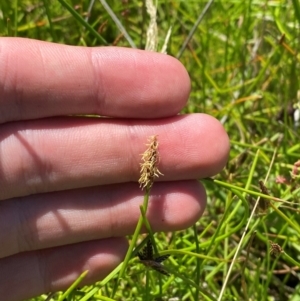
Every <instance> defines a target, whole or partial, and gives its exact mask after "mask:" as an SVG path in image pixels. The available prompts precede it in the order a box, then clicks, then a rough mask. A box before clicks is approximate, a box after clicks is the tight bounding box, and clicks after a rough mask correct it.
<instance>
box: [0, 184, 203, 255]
mask: <svg viewBox="0 0 300 301" xmlns="http://www.w3.org/2000/svg"><path fill="white" fill-rule="evenodd" d="M143 197H144V194H143V192H142V191H141V190H140V189H139V187H138V185H137V183H127V184H118V185H117V184H115V185H108V186H100V187H93V188H85V189H77V190H71V191H64V192H56V193H48V194H40V195H35V196H30V197H24V198H22V199H12V200H9V201H4V202H2V204H1V207H0V216H1V219H0V229H1V232H0V241H1V242H2V245H1V249H0V258H1V257H5V256H9V255H12V254H16V253H20V252H24V251H32V250H37V249H43V248H50V247H55V246H61V245H66V244H73V243H77V242H81V241H87V240H96V239H100V238H107V237H115V236H125V235H128V234H132V233H133V231H134V229H135V227H136V224H137V221H138V219H139V216H140V214H141V213H140V205H141V204H142V203H143ZM205 203H206V195H205V190H204V188H203V186H202V185H201V184H200V183H199V182H197V181H195V180H194V181H179V182H168V183H155V185H154V186H153V188H152V190H151V197H150V199H149V207H148V210H147V217H148V219H149V222H150V224H151V227H152V229H153V231H175V230H181V229H185V228H187V227H189V226H192V225H193V224H194V223H195V222H196V221H197V220H198V219H199V218H200V216H201V215H202V213H203V211H204V208H205Z"/></svg>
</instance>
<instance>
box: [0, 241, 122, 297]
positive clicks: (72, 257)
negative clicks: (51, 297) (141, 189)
mask: <svg viewBox="0 0 300 301" xmlns="http://www.w3.org/2000/svg"><path fill="white" fill-rule="evenodd" d="M126 249H127V242H126V240H125V239H123V238H111V239H104V240H100V241H92V242H86V243H80V244H75V245H70V246H66V247H58V248H51V249H47V250H42V251H36V252H26V253H21V254H17V255H14V256H10V257H6V258H3V259H0V270H1V273H0V295H1V296H5V300H6V301H20V300H24V299H27V298H31V297H34V296H37V295H40V294H42V293H46V292H53V291H54V292H55V291H58V290H64V289H66V288H68V287H69V286H70V285H71V284H72V282H74V281H75V280H76V279H77V278H78V277H79V276H80V275H81V274H82V273H83V272H84V271H86V270H88V271H89V272H88V274H87V275H86V277H85V278H84V280H83V282H82V283H80V285H86V284H91V283H93V282H95V281H98V280H100V279H102V278H104V277H105V276H106V275H107V274H108V273H109V272H110V271H112V270H113V269H114V268H115V267H116V266H117V265H118V264H119V263H120V262H121V261H122V259H123V257H124V255H125V253H126ZM13 288H17V289H13Z"/></svg>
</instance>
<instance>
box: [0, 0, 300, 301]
mask: <svg viewBox="0 0 300 301" xmlns="http://www.w3.org/2000/svg"><path fill="white" fill-rule="evenodd" d="M66 2H67V3H68V4H69V7H71V8H72V10H73V11H72V12H70V8H69V7H68V8H67V6H66V5H65V3H66ZM112 2H113V3H110V5H111V9H112V11H113V12H114V13H115V15H116V16H117V18H118V19H119V21H120V22H121V23H122V24H123V26H124V28H125V29H126V31H127V32H128V34H129V35H130V37H131V39H132V41H133V42H134V44H135V45H136V47H137V48H142V49H143V48H145V45H146V31H147V26H148V24H149V16H148V15H147V13H146V9H145V4H144V2H143V1H128V3H126V2H127V1H112ZM205 4H206V2H204V1H195V0H194V1H192V0H189V1H180V0H174V1H171V0H169V1H159V2H158V7H157V9H158V19H157V22H158V24H157V25H158V49H161V47H162V45H163V44H164V40H165V37H166V35H167V32H168V30H169V28H170V27H171V26H172V32H171V37H170V40H169V44H168V48H167V52H168V53H169V54H170V55H173V56H176V55H177V54H178V52H179V50H180V48H181V46H182V45H183V43H184V41H185V39H186V37H187V35H188V34H189V31H190V30H191V28H192V27H193V25H194V24H195V22H196V20H197V18H198V16H199V15H200V14H201V11H202V10H203V8H204V6H205ZM88 7H89V1H87V0H81V1H77V2H76V1H67V0H59V1H50V0H41V1H39V2H38V1H25V0H24V1H17V0H16V1H2V2H1V4H0V9H1V12H2V15H3V16H4V17H3V19H2V18H1V19H0V34H1V35H2V36H20V37H28V38H34V39H40V40H45V41H52V42H57V43H62V44H71V45H85V46H95V45H104V44H108V45H118V46H126V47H130V45H129V43H128V41H127V40H126V39H125V38H123V37H121V36H120V30H119V29H118V27H117V25H116V23H115V22H114V21H113V20H112V18H111V17H110V16H109V15H108V13H107V11H106V10H105V9H104V8H103V6H102V5H101V3H100V2H99V1H96V2H95V5H94V6H93V8H92V10H91V13H90V16H89V20H88V23H87V22H86V21H84V20H85V18H86V16H87V10H88ZM74 8H76V11H74ZM299 26H300V5H299V2H298V1H297V0H293V1H284V0H282V1H280V0H278V1H259V0H253V1H251V0H245V1H239V0H226V1H225V0H216V1H215V2H214V3H213V5H212V7H211V8H210V10H209V11H208V12H207V13H206V14H205V17H204V19H203V20H202V22H201V23H200V25H199V26H198V28H197V30H196V31H195V34H194V35H193V37H192V40H191V41H190V43H189V44H188V47H187V48H186V49H185V51H184V52H183V54H182V56H181V57H180V60H181V62H182V63H183V64H184V65H185V67H186V68H187V70H188V72H189V74H190V77H191V80H192V93H191V96H190V100H189V103H188V104H187V106H186V108H185V109H184V112H185V113H194V112H205V113H208V114H210V115H213V116H215V117H216V118H218V119H219V120H221V122H222V123H223V124H224V127H225V128H226V130H227V132H228V134H229V137H230V140H231V153H230V159H229V162H228V164H227V166H226V168H225V169H224V170H223V172H222V173H221V174H219V175H218V176H216V177H215V178H214V180H212V179H206V180H203V183H204V184H205V186H206V187H207V190H208V205H207V208H206V211H205V214H204V215H203V217H202V218H201V219H200V220H199V221H198V222H197V224H196V225H195V226H194V227H192V228H190V229H187V230H185V231H180V232H176V233H157V234H156V235H155V240H156V245H157V248H158V250H159V251H160V253H161V254H162V255H163V254H167V253H169V254H171V257H170V259H169V260H168V261H166V263H165V265H166V267H167V268H168V269H169V271H171V276H170V277H165V276H160V275H159V274H157V273H156V272H155V271H153V272H152V271H147V272H146V271H145V268H144V266H143V265H142V264H139V263H138V260H137V258H134V259H131V260H130V261H129V262H127V266H126V270H125V274H124V275H123V277H122V279H120V280H119V282H118V283H117V282H116V279H117V278H118V275H119V271H120V269H121V266H119V267H118V268H117V269H115V270H114V271H113V272H112V273H111V274H110V275H109V276H108V277H107V278H106V279H104V280H103V281H101V282H99V283H97V284H95V286H90V287H85V288H83V289H81V290H78V291H76V290H74V291H73V292H72V294H69V295H68V297H67V300H81V301H84V300H172V299H170V298H175V297H178V300H195V301H196V300H226V301H230V300H238V301H239V300H292V301H297V300H300V286H299V273H298V271H299V268H300V249H299V238H300V219H299V196H300V185H299V183H300V180H299V177H298V178H297V177H295V178H293V179H292V177H291V171H292V169H293V164H294V163H295V162H296V161H297V160H299V159H300V139H299V138H300V137H299V136H300V135H299V133H300V127H298V128H295V126H294V123H293V120H292V119H291V118H290V116H289V115H288V112H287V108H288V106H289V104H294V105H296V104H297V103H299V102H300V94H299V92H298V91H300V87H299V84H300V68H299V60H300V55H298V51H299ZM280 112H281V113H282V116H281V121H280V122H279V121H278V118H277V117H278V116H279V113H280ZM279 176H283V177H285V178H286V179H287V180H288V182H289V184H278V183H277V182H276V179H277V178H278V177H279ZM259 180H264V181H265V183H266V186H267V187H268V191H269V192H268V195H265V194H266V193H263V192H262V191H261V189H260V186H259ZM258 196H263V198H262V199H261V201H260V203H259V206H258V207H259V209H257V210H256V211H255V212H254V214H252V212H253V211H252V210H253V208H254V206H255V202H256V200H257V198H258ZM263 202H264V203H266V205H267V207H266V208H262V206H261V204H263ZM250 216H251V218H250V219H249V217H250ZM248 221H249V223H248V226H247V229H246V225H247V222H248ZM269 240H271V241H273V242H274V243H277V244H278V245H279V246H280V247H281V248H282V249H283V251H284V252H282V253H280V254H279V255H278V256H274V255H272V254H271V253H272V252H271V253H270V248H271V245H270V243H269ZM233 258H236V259H235V261H234V262H233V264H232V265H231V263H232V259H233ZM145 275H146V280H145ZM223 285H224V288H225V290H224V294H223V295H221V294H220V293H221V291H223V289H222V286H223ZM65 295H67V294H65ZM221 296H222V298H221ZM45 299H46V295H43V296H40V297H37V298H35V299H31V300H32V301H33V300H38V301H40V300H45ZM51 300H63V297H62V293H61V294H58V295H55V296H54V297H53V298H52V299H51ZM173 300H175V299H173Z"/></svg>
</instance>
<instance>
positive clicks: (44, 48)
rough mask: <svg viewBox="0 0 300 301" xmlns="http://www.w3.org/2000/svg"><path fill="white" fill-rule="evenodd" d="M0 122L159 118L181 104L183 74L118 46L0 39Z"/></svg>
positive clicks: (178, 67)
mask: <svg viewBox="0 0 300 301" xmlns="http://www.w3.org/2000/svg"><path fill="white" fill-rule="evenodd" d="M0 70H1V72H0V102H1V108H2V109H1V111H0V122H2V123H3V122H7V121H16V120H26V119H36V118H43V117H50V116H61V115H72V114H97V115H98V114H99V115H104V116H112V117H122V118H162V117H167V116H172V115H175V114H177V113H178V112H179V111H180V110H181V109H182V108H183V107H184V105H185V103H186V101H187V98H188V95H189V92H190V80H189V76H188V74H187V72H186V70H185V68H184V67H183V66H182V64H181V63H180V62H179V61H177V60H176V59H175V58H172V57H171V56H168V55H164V54H159V53H154V52H147V51H142V50H136V49H127V48H120V47H95V48H87V47H75V46H65V45H59V44H52V43H47V42H41V41H35V40H29V39H20V38H1V39H0Z"/></svg>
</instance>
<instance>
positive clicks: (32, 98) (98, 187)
mask: <svg viewBox="0 0 300 301" xmlns="http://www.w3.org/2000/svg"><path fill="white" fill-rule="evenodd" d="M0 70H1V72H0V103H1V110H0V123H1V125H0V187H1V190H0V200H1V201H0V242H1V248H0V271H1V272H0V296H5V300H6V301H21V300H23V299H26V298H30V297H33V296H36V295H39V294H42V293H45V292H49V291H52V292H53V291H57V290H63V289H66V288H67V287H68V286H69V285H70V284H71V283H72V282H73V281H74V280H75V279H76V278H77V277H78V276H79V275H80V274H81V273H82V272H83V271H85V270H89V273H88V275H87V277H86V278H85V284H90V283H93V282H94V281H97V280H100V279H102V278H103V277H105V276H106V275H107V274H108V273H109V272H110V271H111V270H112V269H114V268H115V267H116V266H117V265H118V264H119V263H120V262H121V261H122V260H123V258H124V256H125V253H126V250H127V247H128V243H127V240H126V239H125V236H126V235H128V234H132V233H133V231H134V229H135V226H136V223H137V220H138V218H139V214H140V211H139V205H140V204H142V202H143V192H142V191H141V190H140V189H139V185H138V184H137V181H138V178H139V163H140V158H141V156H140V155H141V154H142V153H143V151H144V150H145V149H146V146H145V144H146V143H147V138H148V137H149V136H152V135H158V141H159V152H160V161H159V170H160V171H161V173H163V174H164V176H161V177H160V178H159V179H157V182H156V183H154V186H153V189H152V191H151V198H150V201H149V209H148V214H147V216H148V218H149V221H150V223H151V226H152V227H153V230H155V231H175V230H179V229H184V228H187V227H189V226H192V225H193V224H194V223H195V222H196V221H197V220H198V219H199V218H200V217H201V215H202V213H203V211H204V209H205V204H206V196H205V190H204V188H203V186H202V185H201V184H200V183H199V182H198V181H197V179H201V178H203V177H210V176H213V175H215V174H217V173H218V172H220V171H221V170H222V168H223V167H224V165H225V164H226V161H227V158H228V153H229V140H228V136H227V134H226V133H225V131H224V129H223V127H222V125H221V124H220V123H219V122H218V121H217V120H216V119H214V118H213V117H210V116H208V115H205V114H190V115H177V114H178V113H179V112H180V110H181V109H182V108H183V107H184V106H185V104H186V102H187V100H188V97H189V92H190V79H189V77H188V74H187V72H186V70H185V68H184V67H183V66H182V64H181V63H180V62H179V61H177V60H176V59H174V58H172V57H170V56H166V55H163V54H157V53H150V52H146V51H141V50H133V49H125V48H113V47H97V48H84V47H71V46H64V45H57V44H50V43H45V42H41V41H34V40H28V39H17V38H1V39H0ZM75 114H77V115H79V114H80V115H84V114H90V115H93V114H94V115H96V114H97V115H101V116H109V117H112V118H83V117H70V116H69V117H65V116H66V115H75ZM25 251H26V252H25Z"/></svg>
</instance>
